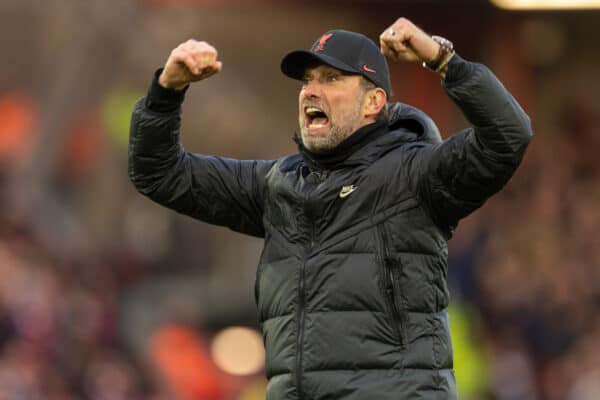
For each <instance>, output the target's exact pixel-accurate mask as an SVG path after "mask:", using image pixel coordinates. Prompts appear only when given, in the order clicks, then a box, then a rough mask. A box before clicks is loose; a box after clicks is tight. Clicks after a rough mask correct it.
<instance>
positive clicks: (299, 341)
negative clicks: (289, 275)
mask: <svg viewBox="0 0 600 400" xmlns="http://www.w3.org/2000/svg"><path fill="white" fill-rule="evenodd" d="M307 215H308V213H307ZM309 223H310V243H309V245H308V247H307V250H306V255H305V256H304V262H303V263H302V266H301V267H300V279H299V282H298V330H297V332H296V349H297V351H296V388H297V390H298V399H300V400H301V399H302V398H303V397H304V396H303V393H302V355H303V346H304V320H305V317H306V310H305V302H306V298H305V297H306V295H305V292H304V275H305V270H306V263H307V262H308V258H309V257H310V254H311V253H312V249H313V247H314V245H315V227H314V224H313V223H312V220H310V216H309Z"/></svg>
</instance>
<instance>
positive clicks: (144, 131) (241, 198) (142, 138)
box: [128, 70, 273, 237]
mask: <svg viewBox="0 0 600 400" xmlns="http://www.w3.org/2000/svg"><path fill="white" fill-rule="evenodd" d="M159 73H160V70H159V71H157V74H156V76H155V78H154V81H153V83H152V86H151V88H150V90H149V92H148V95H147V96H146V97H144V98H142V99H140V100H139V101H138V102H137V103H136V105H135V108H134V110H133V114H132V119H131V129H130V140H129V155H128V162H129V165H128V172H129V178H130V179H131V181H132V182H133V184H134V186H135V187H136V189H137V190H138V191H139V192H140V193H142V194H144V195H146V196H148V197H149V198H150V199H152V200H153V201H155V202H157V203H159V204H161V205H163V206H166V207H168V208H171V209H173V210H175V211H177V212H179V213H182V214H186V215H189V216H191V217H194V218H197V219H199V220H202V221H205V222H208V223H211V224H215V225H222V226H227V227H229V228H231V229H233V230H235V231H238V232H242V233H246V234H249V235H253V236H258V237H263V236H264V227H263V223H262V215H263V201H262V191H263V189H262V187H263V182H264V177H265V175H266V173H267V171H268V169H269V168H270V166H271V165H272V164H273V162H270V161H241V160H234V159H229V158H224V157H213V156H206V155H199V154H192V153H189V152H187V151H186V150H185V149H184V148H183V147H182V145H181V143H180V140H179V133H180V125H181V118H180V116H181V103H182V101H183V92H177V91H174V90H169V89H164V88H162V87H161V86H160V85H158V83H157V76H158V74H159Z"/></svg>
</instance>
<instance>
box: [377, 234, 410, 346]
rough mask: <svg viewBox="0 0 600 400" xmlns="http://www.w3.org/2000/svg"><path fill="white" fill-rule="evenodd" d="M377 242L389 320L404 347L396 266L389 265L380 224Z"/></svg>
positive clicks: (388, 256)
mask: <svg viewBox="0 0 600 400" xmlns="http://www.w3.org/2000/svg"><path fill="white" fill-rule="evenodd" d="M377 242H378V245H379V255H378V257H379V262H380V265H381V269H382V276H383V286H384V291H385V293H384V294H385V296H384V297H385V299H386V302H387V303H388V307H389V309H390V311H391V322H392V325H393V329H394V332H395V333H396V337H397V338H398V340H399V342H400V346H401V347H404V338H403V335H402V331H403V329H402V318H401V314H400V308H399V307H398V304H397V302H396V299H397V298H398V296H397V294H399V293H398V292H399V290H398V289H397V286H396V283H397V281H398V279H397V278H396V276H395V274H394V271H395V269H396V268H394V267H393V266H391V265H390V264H391V263H390V261H391V259H390V255H389V253H388V248H387V243H386V242H385V235H384V233H383V227H382V225H381V224H379V225H377Z"/></svg>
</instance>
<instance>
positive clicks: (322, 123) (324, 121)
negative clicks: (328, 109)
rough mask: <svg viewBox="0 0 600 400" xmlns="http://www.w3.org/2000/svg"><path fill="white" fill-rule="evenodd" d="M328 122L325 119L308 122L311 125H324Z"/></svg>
mask: <svg viewBox="0 0 600 400" xmlns="http://www.w3.org/2000/svg"><path fill="white" fill-rule="evenodd" d="M327 121H329V120H328V119H327V117H316V118H313V119H312V121H311V122H310V124H311V125H325V124H326V123H327Z"/></svg>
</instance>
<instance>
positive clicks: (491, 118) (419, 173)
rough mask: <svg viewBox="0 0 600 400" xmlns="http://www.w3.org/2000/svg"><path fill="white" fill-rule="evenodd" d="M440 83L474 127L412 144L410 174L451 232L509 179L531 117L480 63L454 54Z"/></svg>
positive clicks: (434, 214)
mask: <svg viewBox="0 0 600 400" xmlns="http://www.w3.org/2000/svg"><path fill="white" fill-rule="evenodd" d="M444 87H445V90H446V92H447V93H448V95H449V96H450V98H451V99H452V100H453V101H454V103H455V104H456V105H457V106H458V107H459V108H460V109H461V111H462V112H463V113H464V115H465V117H466V118H467V120H468V121H469V122H470V124H471V125H472V126H471V127H470V128H468V129H465V130H463V131H461V132H458V133H457V134H455V135H453V136H451V137H450V138H448V139H447V140H445V141H443V142H442V143H439V144H434V145H429V144H415V145H413V146H412V148H411V149H410V161H411V162H410V163H409V165H410V168H408V173H409V177H408V178H409V181H412V183H413V186H414V189H415V190H416V192H417V193H418V194H419V197H420V198H421V200H422V201H423V202H424V203H425V204H426V206H427V208H428V209H429V211H430V213H431V215H432V217H433V219H434V220H435V221H436V223H438V225H440V226H442V227H445V228H448V229H449V230H450V231H451V230H452V229H453V228H454V227H455V226H456V224H457V223H458V221H459V220H460V219H461V218H463V217H465V216H467V215H468V214H470V213H471V212H473V211H474V210H476V209H477V208H479V207H480V206H481V205H482V204H483V203H484V202H485V200H486V199H488V198H489V197H490V196H491V195H493V194H494V193H496V192H498V191H499V190H500V189H501V188H502V187H503V186H504V185H505V184H506V183H507V182H508V180H509V179H510V177H511V176H512V175H513V173H514V172H515V170H516V168H517V167H518V165H519V164H520V162H521V160H522V158H523V155H524V153H525V149H526V148H527V145H528V144H529V141H530V140H531V137H532V130H531V124H530V120H529V117H528V116H527V115H526V114H525V112H524V111H523V110H522V109H521V107H520V106H519V104H518V103H517V101H516V100H515V99H514V98H513V96H512V95H511V94H510V93H509V92H508V91H507V90H506V89H505V88H504V86H503V85H502V84H501V83H500V82H499V81H498V79H497V78H496V77H495V75H494V74H493V73H492V72H491V71H490V70H489V69H488V68H487V67H485V66H484V65H481V64H477V63H472V62H468V61H465V60H463V59H461V58H460V57H459V56H458V55H455V56H454V58H453V59H452V61H451V63H450V65H449V68H448V75H447V76H446V79H445V81H444Z"/></svg>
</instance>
